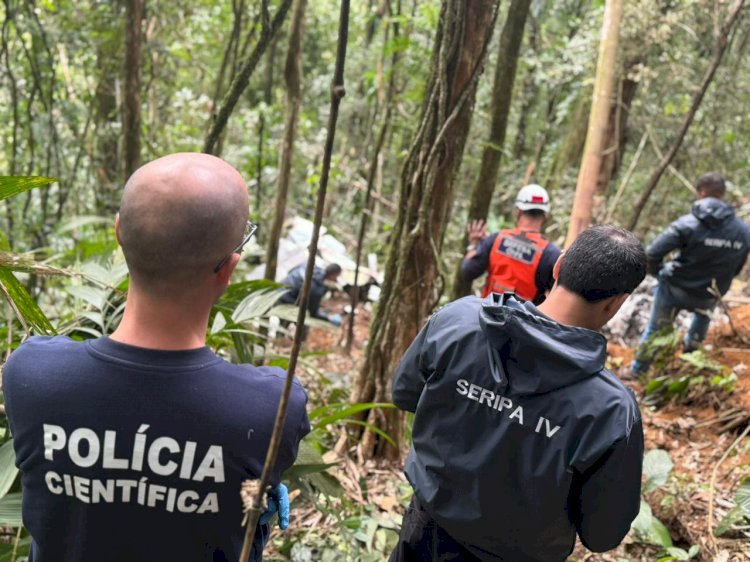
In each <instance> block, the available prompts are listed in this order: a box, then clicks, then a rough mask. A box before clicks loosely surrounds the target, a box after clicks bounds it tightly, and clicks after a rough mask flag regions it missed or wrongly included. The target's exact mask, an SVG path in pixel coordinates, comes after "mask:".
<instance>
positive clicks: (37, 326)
mask: <svg viewBox="0 0 750 562" xmlns="http://www.w3.org/2000/svg"><path fill="white" fill-rule="evenodd" d="M0 285H2V289H3V292H4V293H5V295H6V297H8V298H9V299H10V300H11V301H13V305H14V310H15V311H16V313H17V314H18V315H20V316H21V319H22V320H23V321H24V322H26V324H27V325H28V326H29V327H30V328H32V329H33V330H34V331H35V332H36V333H37V334H40V335H45V334H54V333H55V329H54V328H53V327H52V324H50V321H49V320H48V319H47V317H46V316H45V315H44V312H42V310H41V309H40V308H39V306H38V305H37V304H36V303H35V302H34V299H32V298H31V295H29V293H28V292H27V291H26V288H25V287H24V286H23V285H21V282H20V281H19V280H18V279H16V277H15V275H13V273H12V272H11V271H10V269H8V268H7V267H2V266H0Z"/></svg>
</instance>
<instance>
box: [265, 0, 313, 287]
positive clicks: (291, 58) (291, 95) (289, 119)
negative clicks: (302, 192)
mask: <svg viewBox="0 0 750 562" xmlns="http://www.w3.org/2000/svg"><path fill="white" fill-rule="evenodd" d="M306 6H307V0H295V2H294V11H293V14H292V27H291V29H290V31H289V47H288V48H287V52H286V65H285V66H284V82H285V83H286V115H285V116H284V137H283V139H282V141H281V158H279V183H278V188H277V191H276V212H275V214H274V217H273V223H272V225H271V229H270V231H269V234H268V246H267V247H266V273H265V277H266V279H270V280H271V281H274V280H275V279H276V265H277V259H278V253H279V238H280V237H281V227H282V226H283V225H284V215H285V214H286V200H287V196H288V194H289V180H290V177H291V175H292V156H293V155H294V140H295V137H296V136H297V121H298V119H299V109H300V105H301V104H302V63H301V56H302V37H303V35H304V24H305V8H306Z"/></svg>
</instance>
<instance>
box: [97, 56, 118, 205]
mask: <svg viewBox="0 0 750 562" xmlns="http://www.w3.org/2000/svg"><path fill="white" fill-rule="evenodd" d="M107 46H108V45H100V46H99V51H98V53H97V57H96V58H97V66H98V67H99V69H100V72H101V74H100V76H99V81H98V83H97V86H96V93H95V94H94V125H95V133H96V134H95V137H94V138H95V139H96V141H95V144H94V154H93V164H94V167H95V170H96V188H95V190H94V192H95V194H96V212H97V213H98V214H99V215H102V216H110V215H111V214H113V213H114V212H115V211H116V210H117V208H118V206H119V200H118V199H119V198H118V197H117V192H118V186H119V177H118V163H119V161H120V159H119V157H118V150H117V139H118V137H119V131H117V128H116V127H115V125H116V124H117V123H116V122H117V92H116V84H117V74H118V68H117V64H116V61H113V60H112V59H113V52H112V51H110V50H109V49H105V47H107ZM115 52H116V51H115ZM113 63H114V64H113Z"/></svg>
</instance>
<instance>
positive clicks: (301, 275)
mask: <svg viewBox="0 0 750 562" xmlns="http://www.w3.org/2000/svg"><path fill="white" fill-rule="evenodd" d="M306 267H307V264H306V263H301V264H299V265H297V266H295V267H293V268H292V269H291V270H290V271H289V274H288V275H287V276H286V277H285V278H284V279H283V280H282V281H281V282H282V283H283V284H284V285H288V286H289V291H287V292H286V293H284V295H283V296H282V297H281V299H280V300H281V302H283V303H285V304H297V302H298V300H299V294H300V291H301V290H302V284H303V283H304V282H305V268H306ZM339 275H341V266H340V265H339V264H337V263H332V264H329V265H328V266H326V267H325V268H322V267H317V266H316V267H315V268H314V269H313V278H312V283H311V285H310V298H309V301H308V303H309V304H308V306H307V309H308V310H309V311H310V316H312V317H313V318H317V319H318V320H325V321H327V322H330V323H331V324H333V325H334V326H341V316H340V315H338V314H331V315H328V314H326V313H325V312H323V311H322V310H320V301H322V300H323V297H324V296H325V294H326V293H327V292H328V287H327V286H326V282H330V283H335V282H336V279H338V277H339Z"/></svg>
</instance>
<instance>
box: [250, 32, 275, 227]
mask: <svg viewBox="0 0 750 562" xmlns="http://www.w3.org/2000/svg"><path fill="white" fill-rule="evenodd" d="M268 49H269V50H268V58H267V59H266V80H265V84H264V85H263V103H264V104H265V107H264V108H263V111H261V112H260V118H259V119H258V168H257V170H256V179H255V209H257V210H258V212H260V210H261V207H262V204H263V203H262V202H263V168H264V166H265V156H264V154H263V148H264V146H265V133H266V112H267V111H269V110H270V107H271V104H272V103H273V79H274V72H273V67H274V64H275V62H276V41H275V40H273V39H272V40H271V45H270V46H269V48H268ZM259 240H265V234H264V235H263V237H259Z"/></svg>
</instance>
